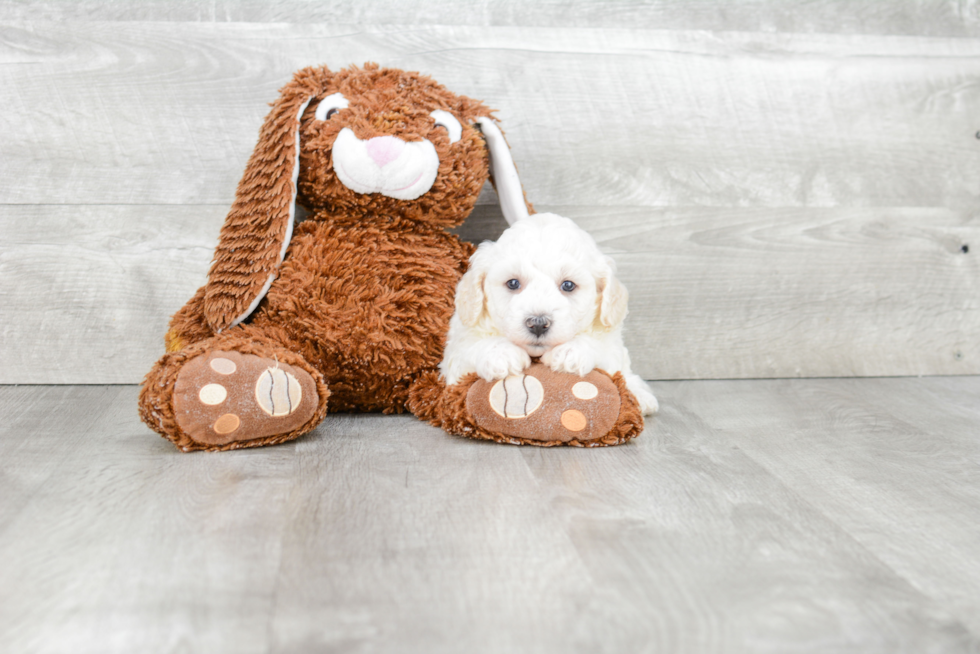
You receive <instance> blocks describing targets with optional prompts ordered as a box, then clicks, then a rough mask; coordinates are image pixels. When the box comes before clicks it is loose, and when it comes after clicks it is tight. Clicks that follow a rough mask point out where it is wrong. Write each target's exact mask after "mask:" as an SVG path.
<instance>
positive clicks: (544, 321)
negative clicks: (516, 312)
mask: <svg viewBox="0 0 980 654" xmlns="http://www.w3.org/2000/svg"><path fill="white" fill-rule="evenodd" d="M524 324H525V326H527V328H528V330H530V332H531V333H532V334H534V335H535V336H540V335H541V334H543V333H545V332H546V331H548V328H549V327H551V318H548V317H546V316H531V317H530V318H528V319H527V320H525V321H524Z"/></svg>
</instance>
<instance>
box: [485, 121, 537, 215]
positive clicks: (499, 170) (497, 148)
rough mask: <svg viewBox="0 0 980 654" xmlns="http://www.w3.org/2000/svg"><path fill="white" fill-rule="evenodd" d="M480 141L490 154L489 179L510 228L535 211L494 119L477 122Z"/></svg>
mask: <svg viewBox="0 0 980 654" xmlns="http://www.w3.org/2000/svg"><path fill="white" fill-rule="evenodd" d="M476 123H477V125H478V126H479V127H480V131H481V132H483V138H484V140H486V142H487V149H488V150H489V151H490V175H491V176H492V178H493V188H494V189H495V190H496V191H497V199H498V200H500V210H501V211H502V212H503V214H504V219H505V220H506V221H507V224H508V225H513V224H514V223H516V222H517V221H518V220H520V219H522V218H527V217H528V215H530V214H531V213H534V207H533V206H532V205H531V203H530V202H528V201H527V197H526V196H525V194H524V188H523V187H522V186H521V178H520V176H519V175H518V174H517V166H515V165H514V158H513V157H512V156H511V155H510V147H509V146H508V145H507V141H506V140H505V139H504V133H503V132H501V131H500V128H499V127H497V122H496V121H495V120H494V119H493V118H489V117H487V116H483V117H481V118H477V119H476Z"/></svg>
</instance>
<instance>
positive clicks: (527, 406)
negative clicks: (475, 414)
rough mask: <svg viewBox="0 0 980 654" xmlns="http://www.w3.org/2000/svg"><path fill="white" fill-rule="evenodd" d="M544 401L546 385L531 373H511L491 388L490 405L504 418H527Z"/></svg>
mask: <svg viewBox="0 0 980 654" xmlns="http://www.w3.org/2000/svg"><path fill="white" fill-rule="evenodd" d="M543 401H544V386H542V385H541V382H540V381H538V380H537V379H536V378H534V377H532V376H531V375H524V374H521V375H511V376H510V377H507V378H506V379H501V380H500V381H498V382H497V383H496V384H494V385H493V388H491V389H490V407H491V408H492V409H493V410H494V411H495V412H496V413H497V415H499V416H500V417H502V418H526V417H528V416H529V415H531V414H532V413H534V412H535V411H537V410H538V408H539V407H540V406H541V403H542V402H543Z"/></svg>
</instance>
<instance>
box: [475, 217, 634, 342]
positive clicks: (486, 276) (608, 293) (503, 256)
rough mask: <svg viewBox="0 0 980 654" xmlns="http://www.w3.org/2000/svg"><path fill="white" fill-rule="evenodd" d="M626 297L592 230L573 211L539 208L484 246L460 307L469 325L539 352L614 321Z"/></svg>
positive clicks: (619, 321)
mask: <svg viewBox="0 0 980 654" xmlns="http://www.w3.org/2000/svg"><path fill="white" fill-rule="evenodd" d="M627 297H628V296H627V293H626V289H625V288H624V287H623V285H622V284H621V283H620V282H619V281H618V280H617V279H616V277H615V264H614V263H613V261H612V260H611V259H610V258H609V257H607V256H604V255H603V254H602V253H601V252H600V251H599V248H598V246H597V245H596V243H595V241H594V240H593V239H592V237H591V236H589V234H588V233H587V232H585V231H584V230H582V229H581V228H579V227H578V226H577V225H576V224H575V223H573V222H572V221H571V220H569V219H568V218H563V217H561V216H557V215H555V214H537V215H535V216H532V217H530V218H525V219H522V220H519V221H518V222H517V223H516V224H514V225H513V226H512V227H510V228H509V229H508V230H507V231H505V232H504V233H503V235H501V237H500V239H499V240H498V241H496V242H495V243H490V242H487V243H483V244H482V245H481V246H480V248H479V249H478V250H477V252H476V254H474V255H473V258H472V259H470V269H469V270H468V271H467V273H466V274H465V275H464V276H463V279H462V280H461V281H460V284H459V288H458V290H457V295H456V311H457V313H458V315H459V318H460V320H461V321H462V322H463V324H464V325H465V326H467V327H470V328H473V329H476V330H477V331H479V332H481V333H484V334H486V335H494V336H503V337H505V338H507V339H508V340H510V341H511V342H512V343H514V344H515V345H518V346H519V347H522V348H524V349H525V350H526V351H527V353H528V354H530V355H531V356H533V357H538V356H541V355H543V354H544V353H545V352H547V351H548V350H550V349H551V348H553V347H556V346H558V345H561V344H562V343H565V342H567V341H570V340H571V339H572V338H574V337H575V336H576V335H578V334H589V333H601V332H607V331H610V330H613V329H615V328H617V327H618V326H619V325H620V324H622V321H623V319H624V318H625V317H626V305H627Z"/></svg>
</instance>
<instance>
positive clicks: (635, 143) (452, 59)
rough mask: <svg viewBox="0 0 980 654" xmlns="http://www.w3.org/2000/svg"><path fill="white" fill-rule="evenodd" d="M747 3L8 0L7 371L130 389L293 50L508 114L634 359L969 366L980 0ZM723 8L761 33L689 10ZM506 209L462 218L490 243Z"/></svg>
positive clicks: (3, 254)
mask: <svg viewBox="0 0 980 654" xmlns="http://www.w3.org/2000/svg"><path fill="white" fill-rule="evenodd" d="M753 4H754V6H755V7H756V8H757V9H758V8H760V7H761V8H762V9H764V10H765V11H762V9H760V11H762V13H760V14H758V15H756V16H755V18H752V14H751V12H750V11H749V10H747V9H743V8H741V6H740V8H737V9H735V8H733V9H731V16H730V18H728V19H726V18H725V17H724V15H722V14H718V12H715V13H713V14H710V15H708V14H706V15H705V16H704V17H702V18H698V17H697V16H694V14H693V13H692V11H693V10H689V11H686V13H685V12H684V11H680V12H679V13H677V14H672V15H674V16H675V21H674V22H673V23H672V22H671V21H670V20H665V21H663V22H664V24H666V25H668V26H670V27H671V29H625V28H622V27H619V25H624V24H627V25H628V24H637V25H641V26H643V27H649V26H651V25H650V24H649V21H650V20H652V19H650V18H649V16H650V15H655V16H656V15H669V14H671V11H670V10H669V9H668V8H667V7H666V5H663V4H661V3H651V4H650V5H645V6H640V5H633V4H631V3H614V5H610V6H614V7H616V8H617V9H616V11H615V12H613V14H615V16H616V17H617V18H615V19H613V18H608V16H607V19H608V20H610V21H614V22H612V23H609V22H606V23H603V22H602V21H600V20H599V19H595V20H596V21H597V24H599V25H605V26H601V27H598V28H580V27H576V26H574V25H576V23H575V20H583V21H585V22H588V21H590V20H593V18H594V14H595V12H594V11H591V10H586V9H583V8H582V7H581V6H580V5H577V4H574V5H573V4H569V7H570V9H569V11H568V12H565V13H561V12H559V13H560V14H561V16H560V17H558V18H555V19H554V23H555V24H556V25H558V26H557V27H556V26H541V25H540V23H541V22H542V21H544V20H545V18H544V16H545V14H543V13H540V12H537V13H536V12H535V11H534V10H532V9H528V10H527V11H526V13H525V14H524V15H523V18H522V16H521V15H520V12H518V11H517V10H516V9H514V5H510V4H508V3H483V4H478V5H477V7H478V8H479V7H482V8H483V9H482V11H483V13H482V14H481V13H480V11H475V12H474V13H472V14H468V15H467V16H468V17H469V18H468V20H471V22H473V23H476V24H460V25H426V24H416V25H409V26H398V25H392V24H375V25H351V24H345V23H344V21H340V20H337V21H331V22H329V23H328V22H324V23H316V22H302V23H299V22H297V23H275V22H259V21H265V20H278V19H288V20H301V17H299V16H296V15H293V14H290V11H294V12H295V11H299V10H300V9H302V8H304V7H308V5H288V6H287V9H280V10H278V11H279V13H276V12H271V13H270V12H266V11H265V10H262V9H261V6H260V4H259V3H247V2H240V3H230V2H229V3H217V2H215V3H211V5H209V6H210V7H211V8H212V9H214V13H215V14H216V16H217V15H218V14H221V12H222V11H224V12H225V14H227V20H228V21H235V20H247V21H253V22H217V21H218V20H221V19H220V18H219V17H215V18H213V19H207V18H206V17H202V16H201V15H196V14H195V11H196V10H195V9H194V7H193V6H192V5H191V4H190V3H176V4H173V5H170V4H164V3H151V4H148V5H146V9H145V11H146V13H145V14H143V11H144V9H143V5H135V4H134V5H132V6H131V7H130V8H129V9H127V8H126V6H125V5H120V4H117V3H106V4H104V5H103V4H99V3H83V4H81V5H70V6H69V5H67V4H64V5H63V4H62V3H51V2H47V3H46V2H36V3H17V2H14V3H6V4H5V5H4V7H3V9H2V12H0V16H2V17H3V18H4V20H3V21H2V22H0V103H2V106H3V108H4V109H3V111H2V112H0V154H2V156H0V181H2V184H0V230H2V240H0V276H2V279H3V284H2V285H0V328H2V334H3V339H2V342H0V362H2V364H3V365H2V370H0V382H3V383H58V382H65V383H131V382H136V381H139V380H140V379H141V377H142V375H143V374H144V373H145V371H146V370H147V369H148V367H149V366H150V365H151V363H152V362H153V360H154V359H155V358H156V357H157V356H158V355H159V354H160V352H161V349H162V345H161V338H162V334H163V332H164V330H165V325H166V321H167V318H168V316H169V315H170V314H171V313H172V312H173V311H175V310H176V309H177V308H179V306H180V305H181V304H182V302H183V301H184V300H186V298H188V297H189V296H190V295H191V293H193V291H194V289H195V288H197V286H199V285H200V284H201V283H202V282H203V280H204V276H205V273H206V270H207V265H208V261H209V259H210V255H211V250H212V248H213V246H214V243H215V238H216V235H217V232H218V229H219V228H220V223H221V220H222V218H223V216H224V213H225V212H226V211H227V208H228V206H229V204H230V202H231V199H232V194H233V192H234V188H235V185H236V184H237V181H238V178H239V176H240V174H241V172H242V169H243V167H244V163H245V161H246V159H247V157H248V155H249V153H250V151H251V148H252V146H253V144H254V142H255V139H256V135H257V132H258V127H259V125H260V123H261V120H262V118H263V116H264V114H265V112H266V110H267V106H266V103H268V102H269V101H271V100H272V99H274V98H275V96H276V91H277V89H278V88H279V87H280V86H281V85H282V84H283V83H285V81H287V80H288V79H289V77H290V75H291V73H292V72H293V71H294V70H295V69H297V68H300V67H302V66H306V65H310V64H314V63H326V64H328V65H330V66H332V67H341V66H344V65H347V64H350V63H362V62H364V61H369V60H373V61H378V62H381V63H383V64H385V65H390V66H397V67H402V68H408V69H414V70H421V71H424V72H426V73H429V74H431V75H433V76H434V77H435V78H436V79H438V80H439V81H441V82H443V83H445V84H446V85H447V86H448V87H450V88H452V89H453V90H455V91H457V92H460V93H464V94H467V95H471V96H473V97H477V98H481V99H484V100H486V101H487V102H488V103H489V104H491V105H492V106H494V107H496V108H498V109H499V117H500V118H501V119H502V121H503V124H504V127H505V128H506V129H507V132H508V137H509V139H510V141H511V144H512V146H513V149H514V156H515V159H516V160H517V162H518V165H519V166H520V168H521V171H522V175H523V180H524V183H525V186H526V188H527V191H528V195H529V197H530V198H531V199H532V200H533V201H534V202H535V203H536V205H538V207H539V209H548V210H553V211H557V212H559V213H564V214H566V215H569V216H571V217H573V218H575V219H577V220H578V221H580V223H581V224H582V225H583V226H584V227H586V228H587V229H590V230H591V231H592V232H593V233H594V234H595V235H596V237H597V239H598V240H599V241H600V243H601V244H602V245H603V246H604V247H605V248H606V250H607V251H608V252H609V253H610V254H612V255H613V256H614V257H615V258H616V259H617V261H618V263H619V265H620V270H621V272H622V275H621V276H622V278H623V279H624V281H625V283H626V285H627V286H628V287H629V288H630V290H631V293H632V300H631V310H632V315H631V316H630V318H629V319H628V330H629V331H628V345H629V346H630V348H631V352H632V355H633V359H634V362H635V367H636V368H637V369H638V371H639V372H640V373H641V374H643V375H644V376H646V377H648V378H660V379H666V378H715V377H773V376H811V375H831V376H834V375H903V374H958V373H972V374H976V373H980V347H978V343H980V290H978V288H980V265H978V263H977V256H978V255H980V138H978V137H977V134H978V132H980V41H977V40H976V39H971V38H960V37H963V36H973V35H975V34H976V33H977V25H978V20H977V12H978V9H977V5H976V4H975V3H959V2H931V3H927V2H917V3H915V2H913V3H907V4H903V3H897V4H893V5H891V8H890V9H888V10H887V11H886V10H882V11H879V12H875V11H872V10H871V9H870V7H872V4H871V3H863V4H861V3H859V5H860V6H858V7H857V8H855V9H854V12H855V13H854V14H847V9H846V8H845V5H844V3H831V2H828V3H803V4H801V5H798V6H796V11H790V10H789V9H787V8H785V7H783V8H778V7H777V6H776V4H773V3H762V2H757V3H753ZM327 6H330V7H333V6H334V5H327ZM336 6H337V7H339V9H338V12H339V11H341V10H342V9H343V6H345V5H341V4H337V5H336ZM392 6H394V5H392ZM399 6H400V5H399ZM445 6H447V7H450V8H451V7H457V9H456V10H454V11H455V13H453V12H449V14H448V15H449V18H448V19H447V21H446V22H453V16H461V15H463V14H462V13H461V10H459V9H458V8H459V6H460V5H458V3H456V4H453V3H449V4H447V5H445ZM699 6H700V5H699ZM720 6H721V5H719V7H720ZM874 6H880V5H878V4H875V5H874ZM79 7H82V8H84V7H88V9H85V10H84V11H83V9H79ZM132 7H139V8H138V9H133V8H132ZM167 7H171V8H170V9H167ZM289 7H292V9H289ZM896 7H898V9H896ZM28 10H30V11H28ZM270 11H271V10H270ZM350 11H351V12H352V13H351V14H350V15H351V16H353V17H354V19H363V18H377V17H378V16H379V15H381V14H380V13H379V14H371V15H369V13H370V12H368V13H365V12H367V10H363V11H360V10H358V11H355V10H353V9H351V10H350ZM392 11H394V14H392V15H395V16H399V15H400V14H399V13H398V12H399V11H401V9H399V10H397V11H396V10H394V9H393V10H392ZM32 12H33V13H32ZM59 12H61V13H60V14H59ZM263 12H264V13H263ZM283 12H285V13H283ZM359 12H360V13H359ZM507 12H510V13H507ZM650 12H653V14H651V13H650ZM658 12H659V13H658ZM766 12H768V13H766ZM382 13H383V12H382ZM82 14H86V15H87V16H88V17H89V18H91V17H93V16H94V17H95V18H105V19H108V20H83V18H82ZM29 15H33V16H35V17H36V20H34V21H31V22H28V21H27V20H26V19H27V18H28V17H29ZM140 15H144V16H146V17H148V18H150V19H151V20H143V21H138V20H131V19H133V18H137V17H139V16H140ZM845 15H851V17H852V20H843V19H842V20H839V21H838V23H837V24H839V28H838V29H837V31H836V33H831V32H830V31H829V30H832V29H833V20H831V19H834V20H836V19H837V18H841V17H843V16H845ZM473 16H478V18H473ZM576 16H577V17H578V18H576ZM590 16H592V17H593V18H590ZM630 16H633V19H632V20H631V19H630ZM583 17H584V18H583ZM835 17H836V18H835ZM927 17H931V18H928V19H927ZM202 18H204V20H203V21H202V20H201V19H202ZM314 18H315V20H323V21H327V20H328V18H327V16H325V15H323V14H322V13H319V14H317V15H316V16H315V17H314ZM460 20H462V19H460ZM725 20H730V21H731V22H730V24H731V26H732V27H734V28H735V29H745V30H754V31H705V29H707V30H722V29H724V21H725ZM192 21H201V22H192ZM479 21H483V24H479ZM522 21H523V24H522ZM615 21H620V22H615ZM699 21H701V22H699ZM719 21H721V22H722V24H719ZM752 21H755V22H752ZM767 21H768V22H767ZM508 22H510V23H512V24H511V25H508V24H507V23H508ZM494 23H504V25H503V26H494V25H493V24H494ZM568 24H571V25H572V26H567V25H568ZM486 25H492V26H489V27H488V26H486ZM783 26H786V27H787V28H789V29H794V30H798V31H796V32H792V33H790V32H782V31H774V30H779V29H781V27H783ZM699 27H704V28H705V29H699ZM865 27H866V29H863V28H865ZM821 30H824V31H821ZM862 31H864V32H865V33H861V32H862ZM493 201H494V197H493V195H492V193H490V192H486V191H485V193H484V195H483V197H482V198H481V206H480V208H479V211H478V212H477V215H475V216H474V217H473V218H472V219H471V220H470V222H469V223H468V224H467V225H466V226H464V227H463V229H462V230H461V231H462V233H463V234H464V235H465V236H467V237H470V238H494V237H495V236H496V235H497V234H499V232H500V230H501V229H503V221H502V219H501V218H500V215H499V211H498V210H497V209H496V208H495V207H494V206H493ZM971 245H972V246H973V249H972V250H970V249H969V248H970V246H971ZM964 246H966V248H964ZM964 249H967V250H969V251H968V252H965V251H964Z"/></svg>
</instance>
